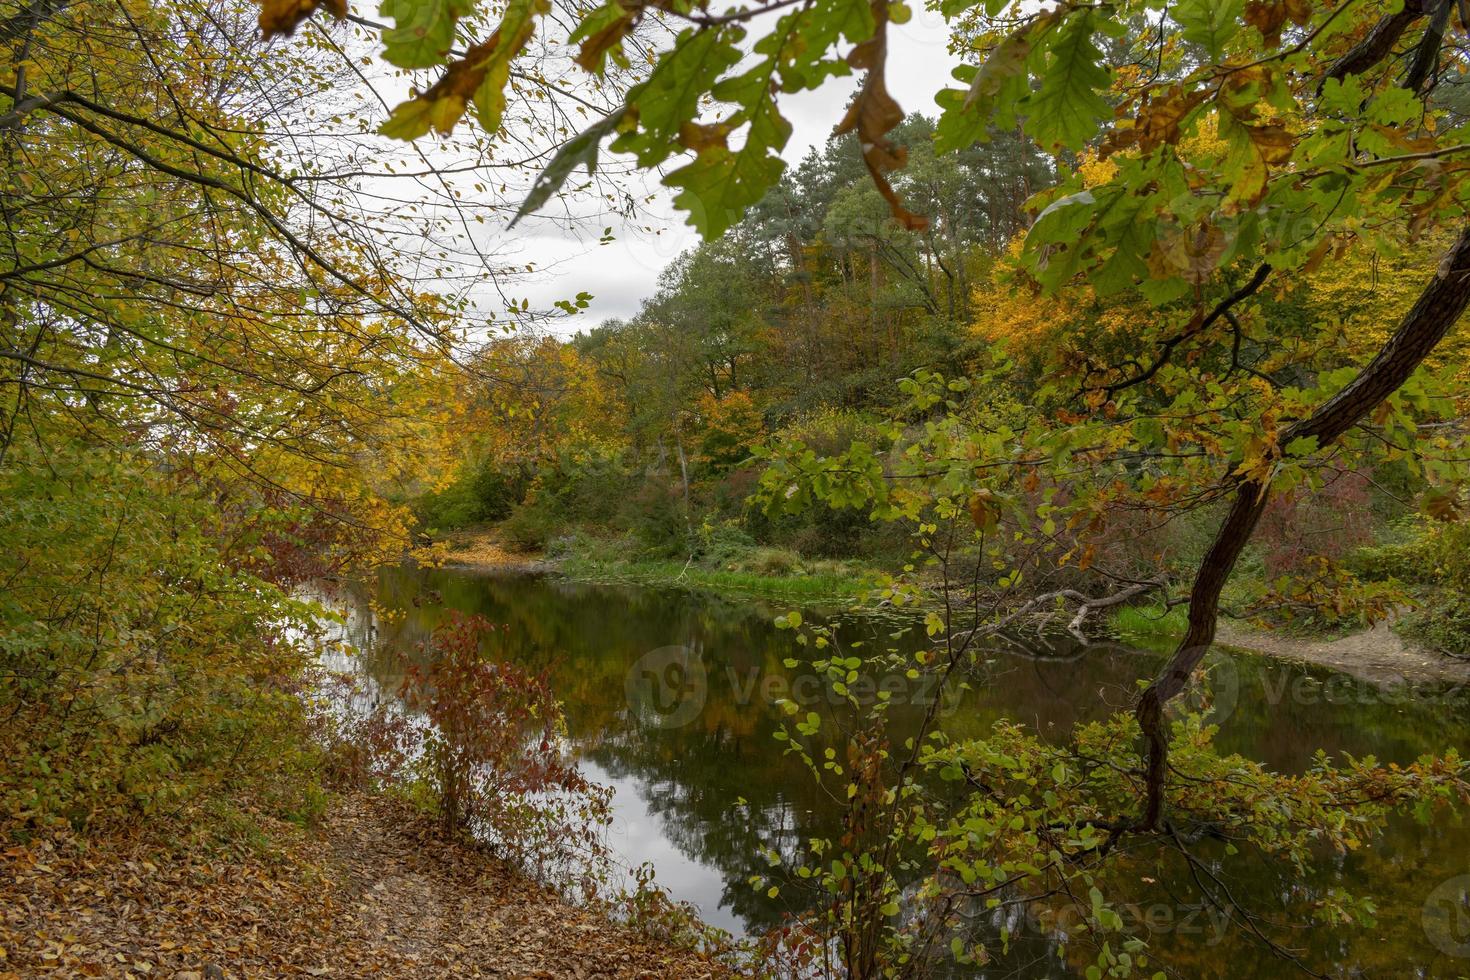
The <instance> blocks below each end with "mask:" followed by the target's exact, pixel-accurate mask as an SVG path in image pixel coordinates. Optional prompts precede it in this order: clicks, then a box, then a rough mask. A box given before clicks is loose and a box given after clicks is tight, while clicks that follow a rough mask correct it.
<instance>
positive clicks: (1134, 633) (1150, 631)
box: [1109, 603, 1189, 643]
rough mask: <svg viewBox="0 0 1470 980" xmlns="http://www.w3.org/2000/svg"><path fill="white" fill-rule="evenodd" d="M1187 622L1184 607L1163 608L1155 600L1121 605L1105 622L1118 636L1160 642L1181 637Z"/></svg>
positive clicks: (1137, 640) (1186, 613)
mask: <svg viewBox="0 0 1470 980" xmlns="http://www.w3.org/2000/svg"><path fill="white" fill-rule="evenodd" d="M1188 622H1189V612H1188V609H1187V608H1186V607H1185V606H1175V607H1173V608H1172V609H1165V608H1164V606H1163V604H1162V603H1156V604H1153V605H1147V606H1123V607H1121V608H1119V609H1118V610H1117V611H1116V612H1114V613H1113V616H1112V618H1111V619H1110V620H1109V625H1110V626H1111V627H1112V630H1113V632H1114V633H1116V634H1118V636H1119V637H1121V638H1122V639H1125V640H1133V641H1136V642H1143V643H1162V642H1165V641H1168V640H1177V639H1178V638H1179V637H1181V636H1183V635H1184V631H1185V628H1186V627H1187V626H1188Z"/></svg>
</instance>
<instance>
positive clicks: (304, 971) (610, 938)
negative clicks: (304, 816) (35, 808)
mask: <svg viewBox="0 0 1470 980" xmlns="http://www.w3.org/2000/svg"><path fill="white" fill-rule="evenodd" d="M422 827H423V824H422V822H421V821H419V820H417V819H415V818H414V817H413V815H412V814H411V813H410V812H409V811H407V810H406V809H405V808H404V807H402V806H399V805H396V804H393V803H391V802H388V801H384V800H381V799H376V798H371V797H363V796H350V797H346V798H344V799H342V800H339V801H337V802H336V803H334V804H333V806H332V807H331V809H330V811H329V813H328V814H327V816H326V818H325V819H324V821H323V822H322V826H321V827H319V828H318V829H317V830H315V831H312V832H308V833H307V834H305V835H298V839H296V840H295V841H293V842H292V843H291V844H290V845H289V846H288V847H287V848H286V849H284V850H275V851H270V852H266V853H264V854H262V853H261V852H258V851H254V850H249V851H245V852H237V853H235V854H226V855H221V854H219V853H218V852H217V851H206V850H205V849H203V848H200V847H187V848H177V847H176V848H172V849H169V850H167V851H165V850H163V849H161V848H160V847H159V846H158V845H157V844H156V843H152V844H150V843H144V842H142V841H139V840H132V841H128V840H118V839H112V840H107V841H89V842H87V846H86V847H82V846H80V842H79V841H76V840H75V839H72V838H66V837H56V838H46V839H41V840H38V841H36V842H33V843H32V844H30V845H29V846H17V847H12V848H10V849H8V850H6V851H4V852H3V853H0V978H3V980H9V978H12V977H13V978H21V977H27V978H29V977H35V976H55V977H98V976H106V977H137V978H150V980H152V978H165V980H166V978H174V980H223V978H236V977H240V978H244V977H272V978H273V977H296V976H309V977H338V978H343V980H355V978H359V977H394V978H399V977H403V978H407V977H412V978H421V977H422V978H434V980H441V978H444V977H455V978H461V977H465V978H469V977H527V978H531V977H535V978H562V977H566V978H578V980H580V978H592V977H617V978H690V980H696V978H713V977H721V976H724V975H725V974H724V972H723V971H721V970H720V969H719V968H718V967H716V966H714V965H713V964H711V963H710V962H708V961H707V960H705V959H703V958H702V957H699V956H697V955H694V954H692V953H688V952H683V951H679V950H673V949H669V948H665V947H661V946H659V945H658V944H656V943H653V942H651V941H649V940H647V939H645V938H643V937H641V936H639V935H637V934H635V933H633V932H632V931H630V930H628V929H625V928H622V927H619V926H616V925H613V924H611V923H609V922H608V921H607V920H606V919H603V918H601V917H599V916H597V915H595V914H593V913H591V912H589V911H586V910H583V909H579V908H574V907H571V906H568V905H567V904H565V903H564V902H562V901H561V900H559V899H558V898H557V897H556V896H555V895H554V894H552V893H550V892H548V891H546V890H544V889H542V888H539V887H537V886H536V885H534V884H533V883H531V882H529V881H528V880H526V879H525V878H524V877H522V876H520V875H518V874H516V873H514V872H512V871H510V870H508V869H506V868H505V867H503V866H501V865H499V864H498V863H496V862H494V861H493V860H491V859H489V858H487V857H486V856H485V855H483V854H480V853H479V852H477V851H474V850H472V849H463V848H458V847H454V846H447V845H445V844H443V843H442V842H440V841H437V840H433V839H431V838H429V837H428V836H427V835H426V834H425V833H424V832H423V831H422V829H421V828H422Z"/></svg>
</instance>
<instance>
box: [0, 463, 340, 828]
mask: <svg viewBox="0 0 1470 980" xmlns="http://www.w3.org/2000/svg"><path fill="white" fill-rule="evenodd" d="M195 485H197V484H196V482H195V481H192V480H190V481H184V480H179V481H177V482H175V481H172V480H170V479H169V477H168V476H167V474H164V473H162V472H160V471H159V470H158V469H157V468H156V467H155V466H152V465H150V464H148V463H143V462H136V461H133V460H131V459H129V458H128V457H126V456H121V455H115V454H112V453H104V452H93V453H86V452H81V451H77V452H70V453H55V454H53V455H51V457H50V458H49V460H47V461H46V462H45V463H44V465H35V466H28V465H26V463H25V462H24V461H21V462H18V463H17V462H15V461H14V457H13V459H12V465H11V467H10V468H8V469H6V470H5V471H3V472H0V497H3V499H4V500H5V507H3V508H0V540H3V541H4V542H5V547H4V548H3V549H0V580H3V581H5V582H8V583H11V587H9V588H6V589H3V590H0V661H3V663H4V664H5V666H6V669H5V670H4V671H3V672H0V751H4V752H5V753H6V760H7V761H6V764H5V765H4V766H0V808H3V809H0V818H3V817H8V818H10V819H12V820H17V821H20V822H21V823H23V824H31V825H44V824H49V823H56V822H62V821H64V822H68V823H70V824H72V825H73V826H74V827H77V828H79V829H80V828H82V827H85V826H87V825H89V824H95V823H106V822H112V821H119V820H127V819H132V818H136V817H147V816H154V815H164V814H175V813H178V812H180V811H182V810H184V809H185V808H187V807H188V806H189V805H190V804H192V803H196V802H197V803H204V802H208V801H209V800H210V799H211V798H224V797H225V796H226V795H228V796H231V797H235V796H240V795H246V796H250V797H252V798H254V799H256V800H258V801H263V802H267V803H278V804H279V805H280V807H281V808H284V809H287V810H291V811H295V812H309V810H310V809H311V803H310V801H309V800H303V794H304V793H309V792H310V791H311V790H312V788H313V787H314V785H315V782H314V766H315V764H316V756H315V753H314V752H313V751H312V750H311V749H310V748H309V744H310V743H309V740H308V739H307V738H306V736H305V726H306V720H305V712H304V708H303V705H302V702H301V700H300V698H299V694H300V692H301V690H302V688H303V686H304V684H305V676H306V672H307V670H308V668H309V667H310V665H311V663H312V651H311V649H310V647H309V644H308V642H307V640H308V638H309V637H310V635H311V634H312V633H313V631H314V626H313V613H314V612H315V609H314V607H311V606H309V605H307V604H305V603H301V602H296V601H294V600H292V599H290V598H289V597H288V596H286V595H285V594H284V593H283V592H282V591H281V590H280V589H278V588H277V587H275V586H274V585H272V584H270V583H267V582H265V581H263V580H262V579H260V578H258V577H256V576H254V575H252V574H250V573H249V572H247V571H244V570H242V568H241V564H240V559H239V556H238V555H232V554H230V553H228V552H226V551H225V550H224V548H225V545H224V544H223V536H216V534H215V533H214V532H215V531H217V530H218V527H219V524H218V518H213V519H212V518H211V516H210V515H211V501H210V500H209V499H207V497H206V495H204V494H199V493H193V492H191V488H192V487H193V486H195ZM250 550H251V549H246V551H250ZM255 550H256V551H258V550H260V549H255ZM251 557H252V558H258V557H259V556H258V555H254V554H252V555H251Z"/></svg>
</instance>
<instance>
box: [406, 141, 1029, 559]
mask: <svg viewBox="0 0 1470 980" xmlns="http://www.w3.org/2000/svg"><path fill="white" fill-rule="evenodd" d="M895 133H896V134H897V136H898V138H899V139H900V141H901V142H903V143H905V144H907V146H908V147H909V154H910V156H909V160H910V162H909V166H908V167H907V168H906V169H905V170H904V171H903V172H902V173H901V174H899V175H898V176H897V178H896V179H897V180H898V182H899V184H900V185H901V187H902V190H903V193H904V195H905V199H906V200H908V201H910V202H911V204H913V205H914V206H916V207H918V208H920V209H921V210H923V211H924V212H925V213H926V214H929V215H932V216H933V220H932V222H931V224H930V226H929V228H928V229H927V230H926V231H924V232H923V233H916V232H911V231H907V230H905V229H903V228H901V227H899V226H898V225H897V224H896V223H895V222H894V221H893V220H892V218H891V215H890V213H889V208H888V204H887V202H885V201H884V199H883V198H882V196H881V195H880V194H879V193H878V191H877V190H876V189H875V188H874V187H873V184H872V182H871V180H869V179H868V176H867V171H866V170H865V168H864V167H863V163H862V156H861V154H860V153H859V152H858V151H857V147H856V145H855V142H856V138H855V137H854V136H851V135H848V136H844V137H840V138H836V139H833V140H831V141H829V142H828V143H827V145H825V146H824V147H822V148H821V149H820V150H817V149H814V150H812V151H811V152H810V153H809V154H808V156H807V157H806V159H805V160H803V161H802V162H801V164H800V165H799V166H797V167H795V168H793V170H792V171H791V172H789V173H788V174H787V175H786V176H785V178H783V180H782V181H781V183H780V185H779V186H778V187H777V188H776V189H775V190H774V191H773V192H772V193H771V194H770V195H768V196H767V197H766V199H765V200H764V201H762V202H761V204H760V205H759V206H758V207H757V208H755V209H754V210H753V211H752V213H751V214H750V215H749V216H748V217H747V218H746V219H745V220H744V221H743V222H741V223H740V224H739V225H737V226H736V227H735V228H734V229H733V230H732V231H731V232H730V233H728V234H727V235H725V236H724V237H723V238H721V239H718V240H716V241H713V242H707V243H704V244H701V245H700V246H698V247H697V248H695V249H693V250H691V251H689V252H687V253H685V254H684V255H682V256H680V257H679V258H678V259H677V260H675V261H674V262H673V263H672V264H671V265H670V266H669V267H668V268H667V269H666V270H665V271H664V273H663V274H662V276H661V277H660V280H659V285H658V290H657V292H656V293H655V294H654V295H653V296H651V297H649V298H648V299H646V300H645V301H644V303H643V307H642V309H641V310H640V311H639V313H638V314H637V315H635V316H634V317H632V318H631V319H629V320H627V321H609V322H607V323H604V324H602V325H601V326H598V327H596V328H594V329H591V330H588V331H585V332H581V333H578V334H577V335H576V336H574V337H572V338H571V339H570V340H567V341H564V342H563V341H558V340H554V339H542V340H526V339H509V340H504V341H499V342H496V343H494V344H492V345H491V346H490V347H489V349H488V350H487V351H486V352H485V354H484V360H485V365H486V367H487V370H486V372H485V373H486V375H487V376H489V377H493V378H497V379H501V380H506V379H508V380H511V381H512V384H511V385H509V386H507V385H495V386H485V387H482V388H478V389H477V390H475V391H474V392H473V393H470V394H469V395H468V397H469V398H470V399H471V401H472V402H473V403H474V404H475V406H476V410H478V411H479V412H481V413H483V414H482V415H480V416H479V422H478V423H477V424H475V425H474V426H473V427H472V428H473V435H472V436H470V437H469V438H468V439H467V440H466V443H465V445H464V447H463V448H464V449H465V450H466V461H465V463H464V465H463V467H462V468H461V469H460V471H459V472H458V474H457V475H456V478H455V480H454V481H453V482H452V483H451V484H450V485H448V486H446V487H443V488H440V489H439V490H438V491H437V492H435V493H432V494H430V495H428V496H426V497H425V498H424V499H422V500H421V501H420V502H419V511H420V514H421V516H422V518H423V521H424V523H425V525H426V526H427V527H429V528H431V529H433V530H447V529H450V528H454V527H459V526H463V525H466V524H473V523H477V522H484V521H505V523H504V525H503V529H504V533H505V536H506V537H507V539H508V540H509V541H510V542H511V543H513V544H517V545H519V546H522V547H526V548H539V547H543V546H545V545H546V544H547V543H548V542H550V541H552V540H554V539H556V538H557V537H558V536H561V535H565V534H567V533H569V532H570V531H572V530H575V529H582V530H589V531H593V532H596V533H601V534H607V533H612V534H624V533H626V534H632V535H634V536H635V537H636V538H637V539H638V541H639V542H640V543H641V544H642V545H643V546H644V548H645V549H646V550H647V551H648V553H650V554H653V555H660V556H672V555H677V554H688V553H691V552H696V553H699V552H702V551H703V550H704V549H705V548H706V547H708V546H709V544H710V542H711V540H712V539H721V538H723V539H727V540H733V541H735V542H737V543H740V544H745V545H749V544H771V545H780V546H783V547H788V548H791V549H794V550H796V551H798V552H800V553H801V554H804V555H810V556H815V557H844V556H852V555H870V554H874V553H875V551H884V550H885V549H886V550H889V551H891V550H892V548H891V547H887V546H886V545H885V543H884V542H883V541H882V540H880V537H881V536H877V535H875V533H874V532H872V530H871V529H870V528H868V527H867V521H866V520H865V519H864V517H863V516H862V515H861V514H855V513H851V512H837V511H825V510H823V511H822V512H820V513H814V514H812V515H810V517H809V518H807V519H804V520H801V521H787V522H772V521H770V520H768V519H766V518H765V517H764V516H763V515H761V514H759V513H756V512H753V511H752V510H750V509H749V508H747V507H745V501H746V498H747V496H748V494H749V491H750V489H751V487H752V485H753V480H754V472H753V470H752V469H751V467H749V466H747V465H743V464H746V463H747V462H748V461H749V459H750V457H751V450H752V448H753V447H755V446H758V445H760V444H761V443H762V442H764V441H765V440H766V439H767V438H768V437H769V436H770V435H771V434H773V433H776V432H780V431H787V432H789V433H796V434H799V435H800V436H801V437H802V438H803V439H804V440H806V441H807V442H809V443H810V444H811V445H813V446H817V447H822V446H826V447H830V448H832V449H836V448H839V447H845V446H846V445H848V444H850V443H851V442H852V441H853V440H862V439H865V438H867V439H872V438H874V433H873V432H872V428H873V425H874V423H875V422H876V420H877V419H878V418H879V417H880V416H881V415H882V414H883V412H884V410H885V409H886V408H887V407H890V406H892V405H893V404H894V403H895V402H896V401H897V400H898V398H899V392H898V389H897V386H896V382H897V381H898V379H900V378H902V377H904V376H906V375H908V374H910V373H912V372H913V371H915V370H917V369H920V368H939V369H941V370H945V371H947V372H950V373H956V374H958V373H963V372H964V371H966V370H967V368H968V367H970V366H971V365H972V364H973V362H974V361H975V359H976V358H978V357H984V356H986V348H987V347H988V344H986V343H985V342H984V341H982V340H980V339H979V338H977V336H976V334H975V332H974V330H973V329H972V321H973V309H974V305H975V302H976V299H977V295H978V294H977V289H979V288H981V287H983V286H984V285H985V284H987V283H989V282H991V281H992V278H993V268H994V266H995V263H996V260H997V257H998V256H1001V255H1003V254H1004V253H1005V250H1006V248H1007V247H1008V245H1009V243H1010V242H1012V241H1013V240H1015V238H1016V236H1017V235H1018V234H1020V233H1021V232H1022V231H1023V230H1024V226H1025V213H1024V210H1023V208H1022V205H1023V204H1024V202H1025V201H1026V199H1027V198H1028V197H1030V196H1031V194H1032V193H1034V192H1035V191H1036V190H1037V188H1039V187H1041V186H1045V184H1046V183H1047V182H1048V181H1049V180H1050V179H1051V177H1052V173H1053V166H1054V164H1053V162H1052V160H1051V158H1050V157H1048V156H1046V155H1044V154H1042V153H1040V152H1039V151H1037V150H1036V149H1035V147H1034V146H1031V145H1028V144H1027V143H1026V142H1024V141H1022V140H1021V139H1020V138H1019V136H1018V135H1013V134H1007V133H998V134H996V137H995V138H994V140H993V141H992V142H991V143H990V144H988V145H987V146H984V147H976V148H974V149H972V150H967V151H963V152H960V153H956V154H947V155H944V156H936V155H935V154H934V151H933V148H932V146H933V123H932V122H931V121H930V120H928V119H925V118H923V117H922V116H917V115H915V116H911V117H910V118H909V119H908V120H907V121H905V122H904V123H903V125H902V126H900V127H899V129H898V130H896V131H895ZM508 389H509V390H508ZM888 544H891V545H893V546H895V547H901V542H898V541H896V540H895V541H894V542H889V543H888Z"/></svg>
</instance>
